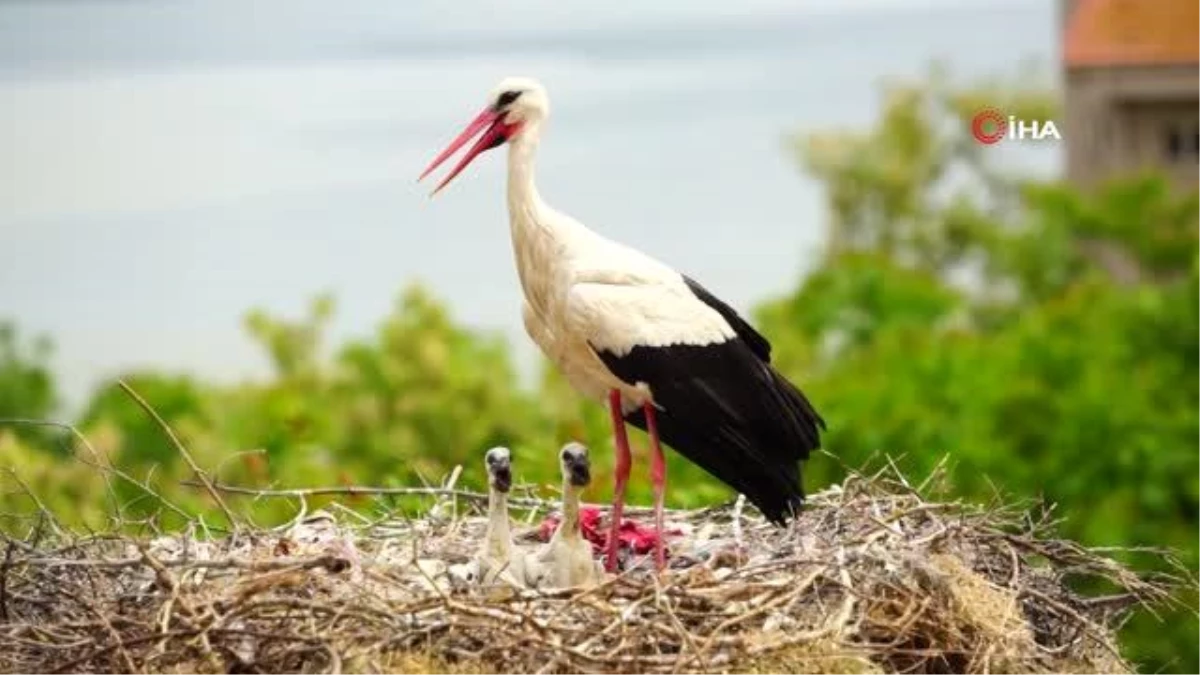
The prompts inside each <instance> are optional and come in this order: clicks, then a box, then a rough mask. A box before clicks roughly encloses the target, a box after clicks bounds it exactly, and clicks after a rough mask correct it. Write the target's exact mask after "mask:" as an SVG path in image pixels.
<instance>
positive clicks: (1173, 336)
mask: <svg viewBox="0 0 1200 675" xmlns="http://www.w3.org/2000/svg"><path fill="white" fill-rule="evenodd" d="M985 106H991V107H997V108H1000V109H1002V110H1005V111H1007V112H1010V113H1012V114H1015V115H1017V116H1019V117H1022V118H1046V117H1051V116H1052V115H1053V113H1054V111H1055V101H1054V98H1053V97H1052V96H1049V95H1047V94H1046V93H1045V92H1040V91H1033V90H1030V89H1029V88H1028V86H1024V85H1023V86H1020V87H1010V86H1008V85H1007V84H1006V83H1004V82H985V83H981V84H979V85H977V86H971V87H962V86H955V85H952V84H951V83H950V81H949V79H948V78H947V77H946V76H945V75H944V74H943V73H940V72H934V73H933V76H932V77H931V78H929V80H928V81H924V82H917V83H912V82H902V83H895V84H894V85H893V86H890V87H889V88H887V96H886V97H885V100H884V105H883V109H882V113H881V115H880V118H879V119H878V121H877V123H876V124H875V125H874V126H873V127H872V128H869V129H865V130H841V131H819V132H813V133H808V134H805V135H802V136H799V137H797V138H796V139H794V149H795V151H796V156H797V158H798V160H799V163H800V165H801V166H802V167H803V169H804V170H805V171H806V172H807V173H808V174H809V175H811V176H812V177H814V178H815V179H816V180H818V181H819V182H820V183H821V184H822V186H823V188H824V191H825V194H826V195H827V198H828V214H827V219H826V220H827V223H828V232H827V234H828V236H827V248H826V250H825V251H824V253H823V255H822V257H821V258H820V260H819V262H818V264H817V266H816V267H815V268H814V269H812V270H810V271H809V273H808V274H807V275H806V276H805V278H804V279H803V281H802V282H801V283H799V284H798V285H797V287H796V288H795V289H794V291H792V292H791V293H788V294H786V295H785V296H783V297H779V298H775V299H773V300H771V301H769V302H766V303H764V304H763V305H762V306H760V307H758V308H757V309H756V310H755V312H754V314H755V316H756V318H757V320H758V324H759V327H760V329H761V330H762V332H763V333H765V334H766V335H767V336H768V337H769V338H770V339H771V341H772V342H773V343H774V345H775V352H774V353H775V360H776V363H777V365H778V367H779V368H780V369H781V370H783V371H784V372H785V373H787V374H789V375H790V376H791V377H793V378H794V379H795V380H796V381H797V382H798V383H799V384H800V385H801V386H802V388H803V389H804V390H805V391H806V393H808V394H809V395H810V397H811V398H812V399H813V400H814V402H815V403H816V405H817V406H818V408H819V409H820V411H821V412H822V414H823V415H824V416H825V417H826V419H827V420H828V422H829V425H830V429H829V434H828V436H827V439H826V450H827V452H828V454H829V455H830V456H825V455H817V456H815V457H814V458H813V460H812V461H811V462H809V463H808V464H807V465H806V467H805V483H806V487H807V489H808V490H810V491H814V490H817V489H820V488H822V487H824V486H826V485H828V484H829V483H831V482H833V481H836V480H839V479H840V478H841V473H842V471H843V469H842V467H843V466H852V467H858V466H863V465H865V464H870V463H871V462H878V461H882V459H883V458H884V456H887V457H890V458H893V459H894V461H895V462H896V463H897V464H898V465H899V466H900V467H901V468H902V469H903V470H905V471H906V472H908V473H909V474H910V475H913V476H914V477H918V478H919V477H923V476H924V475H925V474H926V473H927V472H929V471H930V470H932V469H933V467H934V466H935V465H937V464H938V463H940V462H942V461H946V462H947V466H948V467H949V473H948V476H949V480H948V486H949V489H950V490H951V491H952V493H953V494H954V495H956V496H960V497H963V498H966V499H970V500H974V501H988V500H991V499H992V498H993V497H994V496H995V494H996V492H997V491H999V492H1001V493H1003V494H1004V495H1005V496H1006V497H1025V498H1031V499H1041V500H1045V501H1046V502H1049V503H1054V504H1056V505H1057V513H1058V514H1059V515H1060V516H1061V517H1062V518H1064V521H1063V525H1062V527H1063V528H1064V534H1066V535H1067V536H1070V537H1073V538H1076V539H1079V540H1081V541H1083V542H1085V543H1087V544H1091V545H1105V546H1110V545H1111V546H1155V547H1161V546H1168V547H1171V548H1174V549H1176V550H1177V551H1180V552H1181V553H1182V555H1183V557H1184V559H1185V562H1186V563H1187V564H1188V565H1189V566H1191V567H1192V568H1195V566H1196V564H1197V536H1196V531H1197V509H1198V493H1200V485H1198V482H1200V481H1198V472H1200V466H1198V463H1200V462H1198V453H1197V449H1196V439H1197V437H1198V434H1200V419H1198V410H1200V393H1198V386H1197V373H1198V367H1200V364H1198V363H1197V355H1198V352H1200V333H1198V326H1200V316H1198V311H1197V310H1198V307H1200V293H1198V284H1200V276H1198V273H1200V260H1198V257H1197V211H1198V206H1197V204H1198V199H1197V196H1196V194H1195V193H1192V194H1188V195H1179V194H1175V193H1173V192H1172V191H1171V190H1169V189H1168V188H1167V187H1166V184H1165V183H1164V182H1163V181H1162V180H1161V179H1160V178H1159V177H1156V176H1153V175H1146V176H1130V177H1128V178H1127V179H1126V180H1123V181H1120V182H1116V183H1113V184H1111V185H1107V186H1103V187H1102V188H1100V189H1098V190H1095V191H1089V192H1084V191H1080V190H1077V189H1075V188H1073V187H1071V186H1069V185H1064V184H1060V183H1057V182H1054V181H1031V180H1027V179H1022V178H1020V177H1019V176H1013V175H1009V174H1007V173H1006V172H1005V171H1003V170H1001V168H999V167H1002V166H1005V165H1004V163H1002V162H998V161H995V160H996V156H997V154H998V153H1000V152H1002V151H1003V150H1004V148H1003V146H999V147H997V146H981V145H979V144H978V143H976V142H975V141H974V140H973V139H972V138H971V136H970V133H969V123H970V118H971V117H972V116H973V115H974V114H975V112H976V111H978V110H979V109H981V108H983V107H985ZM335 312H336V305H335V303H334V300H333V298H331V297H329V296H327V295H319V296H317V297H315V298H313V300H312V304H311V306H310V307H309V311H308V313H307V314H306V315H305V316H302V317H299V318H285V317H280V316H274V315H271V314H269V313H267V312H265V311H261V310H255V311H252V312H250V313H249V314H248V315H247V317H246V322H245V327H246V330H247V332H248V334H249V336H250V337H251V339H253V340H254V341H255V342H256V343H257V344H258V345H259V346H260V347H261V348H262V350H263V354H264V355H265V356H266V357H267V360H268V363H269V364H270V365H271V370H272V372H271V374H270V376H269V377H267V378H262V379H259V380H256V381H251V382H245V383H241V384H234V385H227V384H216V383H210V382H205V381H203V379H194V378H191V377H188V376H183V375H165V374H160V373H153V372H138V373H130V374H127V375H126V376H125V377H124V378H123V379H124V380H125V381H126V382H128V383H129V385H130V386H131V387H132V388H133V389H135V390H136V391H137V392H139V393H140V394H141V396H142V397H144V398H145V399H146V400H147V401H148V402H149V403H150V405H152V406H153V407H154V409H155V411H156V412H157V413H158V414H159V415H161V416H162V418H163V419H164V420H165V421H166V423H167V424H169V425H170V426H171V428H172V429H174V430H175V432H176V433H177V435H178V436H179V437H180V439H181V440H182V442H183V443H185V444H186V445H187V447H188V448H189V449H190V451H191V453H192V454H193V455H194V456H195V458H196V461H197V462H198V463H199V464H200V465H202V466H204V467H206V468H207V469H209V470H210V471H212V472H213V473H214V474H215V475H216V476H217V477H218V479H219V480H220V481H222V482H226V483H230V484H239V485H251V486H259V487H267V486H271V485H285V486H306V485H307V486H316V485H337V484H350V483H355V484H376V485H387V484H407V485H412V484H416V483H420V482H422V481H427V482H436V481H439V480H442V479H443V478H444V477H445V476H446V475H447V474H449V473H450V471H451V470H452V469H453V468H454V467H455V466H457V465H461V466H463V468H464V473H463V474H462V477H461V479H460V485H464V486H471V487H475V488H481V487H483V485H484V481H483V476H482V472H481V471H480V470H479V462H480V460H481V458H482V454H483V452H484V451H485V450H486V449H487V448H488V447H490V446H492V445H497V444H505V445H509V446H510V447H512V448H513V450H514V452H515V456H516V458H517V470H518V473H519V478H521V479H523V480H525V481H528V482H532V483H536V484H540V485H544V486H545V485H549V486H553V485H555V484H557V482H558V469H557V464H556V462H554V461H553V460H552V459H551V458H552V457H553V456H554V454H555V450H556V449H557V448H558V446H559V445H560V444H561V443H563V442H565V441H566V440H569V439H574V440H581V441H584V442H586V443H588V444H589V445H590V446H591V447H592V448H593V451H594V458H595V464H596V470H595V481H594V487H593V488H592V494H590V495H588V496H587V498H589V499H591V500H595V501H607V500H608V499H609V498H610V495H611V492H610V485H611V480H612V473H611V472H612V465H613V452H612V441H611V432H610V428H609V421H608V417H607V413H606V411H605V408H604V406H603V405H602V404H601V403H599V402H595V401H585V400H582V399H581V398H580V397H579V396H578V395H577V394H576V393H574V392H573V391H571V390H570V388H569V387H568V386H567V384H566V382H565V381H564V380H563V378H562V377H561V376H559V375H558V374H557V373H555V372H554V371H553V369H551V368H549V367H546V366H545V365H544V364H543V368H542V372H541V377H540V379H539V380H537V381H535V382H534V383H533V386H532V387H529V388H525V387H522V386H521V385H520V384H519V378H518V377H517V373H516V369H515V367H514V364H513V361H512V358H511V354H510V351H509V349H508V346H507V345H506V344H505V343H504V341H503V340H502V339H500V338H499V337H497V336H495V335H493V334H490V333H487V332H482V331H476V330H471V329H468V328H466V327H464V326H463V325H461V324H460V323H459V322H457V321H456V320H455V319H454V317H453V316H452V315H451V313H450V312H449V311H448V310H447V308H446V307H445V305H444V304H443V303H442V302H440V301H439V300H438V299H437V298H435V297H433V296H432V295H430V294H429V293H428V292H427V291H425V290H424V289H422V288H421V287H419V286H412V287H409V288H406V289H403V290H402V292H401V293H400V294H399V296H398V297H397V300H396V303H395V305H394V307H393V308H392V311H391V312H390V314H389V315H387V316H386V317H384V318H383V319H382V320H381V322H380V323H379V324H378V326H376V327H375V329H374V330H373V331H372V332H370V333H369V334H367V335H364V336H359V337H357V338H355V339H352V340H349V341H347V342H345V343H344V344H341V345H333V344H330V340H329V333H330V328H331V322H332V320H333V318H334V316H335ZM47 357H48V347H46V346H39V345H34V347H33V348H24V347H22V346H21V345H20V342H19V341H18V340H17V337H16V333H15V330H14V329H12V328H4V329H0V417H9V418H12V417H45V416H49V415H51V414H52V410H53V405H54V401H55V396H54V387H53V379H52V378H51V377H50V371H49V367H48V365H47V362H46V359H47ZM79 426H80V428H81V429H82V430H83V432H84V433H85V434H86V436H87V438H88V440H89V443H88V444H87V445H84V444H82V443H80V442H65V441H64V440H63V438H64V437H60V436H59V435H55V436H49V435H46V434H44V433H42V434H39V433H38V432H37V431H36V427H30V426H27V425H21V424H11V423H10V424H4V423H0V466H2V467H4V468H11V469H12V470H13V472H14V475H15V476H17V477H19V478H20V481H19V482H18V481H17V480H16V479H15V478H13V477H12V476H9V478H12V480H9V481H6V482H5V490H4V492H2V493H0V512H3V513H6V514H7V513H9V512H15V511H22V510H24V511H30V510H36V509H37V507H38V504H37V502H36V501H35V499H34V497H33V496H32V495H36V496H37V500H39V501H40V502H41V503H42V504H44V505H45V506H46V507H47V508H49V509H51V510H53V511H55V512H56V513H58V514H60V515H61V516H62V517H63V518H65V519H71V520H74V521H76V522H82V523H85V524H88V525H89V526H93V527H99V526H101V525H104V524H105V519H106V518H107V517H108V515H110V514H111V513H112V512H113V508H114V507H112V503H113V502H114V501H115V502H116V503H117V504H118V507H117V508H119V510H120V511H121V513H122V514H123V515H124V516H125V517H126V519H127V520H129V519H130V518H132V517H136V518H148V517H153V518H154V519H155V523H156V524H158V525H160V526H170V524H171V522H172V520H171V518H172V513H173V509H179V510H182V511H185V512H188V513H202V514H205V519H206V522H208V523H210V524H212V525H214V526H218V527H219V526H220V525H221V524H222V523H223V520H222V518H221V517H220V515H219V514H218V513H216V511H215V507H216V505H215V504H213V503H212V502H211V501H210V500H209V498H208V496H207V495H206V494H205V493H204V492H203V491H200V490H197V489H195V488H194V487H190V486H186V485H184V482H185V481H188V480H189V479H191V478H192V476H191V474H190V470H189V468H188V466H187V465H186V463H184V462H183V461H181V458H180V455H179V452H178V450H177V449H176V448H175V446H174V444H173V443H171V442H170V441H169V440H168V439H167V438H166V437H165V436H164V434H163V433H162V430H161V428H160V427H159V425H158V424H157V422H155V421H154V420H153V419H152V418H150V417H149V416H147V414H146V412H145V411H144V410H142V409H141V408H140V407H139V406H138V405H137V404H136V403H135V402H134V401H133V400H131V399H130V397H129V396H128V395H126V393H125V392H123V391H122V390H120V389H119V388H117V387H112V386H108V387H104V388H102V389H101V390H99V391H98V392H97V393H96V395H95V396H94V397H93V399H92V401H91V403H90V404H89V405H88V406H87V409H86V411H85V413H84V414H83V415H82V418H81V420H80V424H79ZM630 436H631V440H632V442H633V446H634V454H635V464H634V478H635V480H633V481H632V482H631V484H630V498H631V499H633V500H635V501H641V502H646V501H648V500H649V499H650V482H649V457H648V455H647V447H646V440H645V435H644V434H642V433H641V432H631V434H630ZM66 437H69V436H66ZM668 461H669V463H670V465H671V468H670V472H669V474H668V475H669V480H670V481H671V484H670V489H669V495H668V499H669V500H670V502H671V503H672V505H676V506H697V505H701V504H708V503H713V502H717V501H720V500H725V499H729V498H731V497H732V494H731V493H730V492H729V490H728V489H726V488H725V487H724V486H722V485H720V484H718V483H716V482H715V481H713V480H711V479H708V478H707V477H706V476H705V474H704V473H703V472H702V471H700V470H699V469H698V468H696V467H695V466H692V465H690V464H688V463H687V462H686V461H684V460H682V458H680V457H679V456H678V455H675V454H674V453H668ZM108 462H111V463H112V464H113V465H114V466H117V467H119V468H120V469H121V470H122V471H123V472H124V475H122V476H111V477H110V479H111V482H112V488H111V491H110V488H109V485H108V483H106V482H105V481H104V480H102V478H100V477H99V476H98V475H97V472H96V471H94V470H93V469H91V467H89V466H88V464H96V463H108ZM147 487H148V488H150V489H153V490H154V491H155V492H157V493H158V495H159V496H154V495H151V494H149V493H148V492H147V489H146V488H147ZM160 497H161V498H162V499H165V500H168V501H169V502H170V504H171V506H169V507H168V506H165V505H164V504H163V502H162V500H161V499H160ZM342 501H343V502H346V501H349V502H350V503H351V504H352V505H354V504H357V505H358V506H360V507H361V508H364V509H366V508H369V507H370V506H371V503H370V502H367V501H359V502H354V501H353V500H342ZM318 505H319V504H318V503H317V502H316V501H315V500H314V501H313V502H310V503H309V507H310V508H315V507H316V506H318ZM241 506H242V507H246V506H248V504H247V503H246V502H243V503H242V504H241ZM295 508H296V505H294V504H288V503H282V502H269V503H260V504H258V505H257V506H256V507H255V509H254V516H255V517H256V518H258V519H260V520H261V521H262V522H263V523H264V524H265V523H267V522H268V521H269V522H280V521H281V520H283V519H286V518H289V517H291V516H292V515H293V514H294V510H295ZM12 522H14V521H12V520H8V521H5V526H12ZM16 522H17V524H18V525H19V526H21V527H28V526H29V523H28V522H25V521H16ZM1138 562H1139V564H1153V562H1154V560H1153V559H1152V560H1151V561H1150V563H1147V561H1145V560H1140V561H1138ZM1196 632H1197V626H1196V621H1195V616H1194V614H1188V613H1186V612H1184V613H1177V614H1174V615H1171V616H1169V617H1166V619H1165V621H1164V622H1163V623H1160V622H1158V621H1157V620H1155V619H1153V618H1142V619H1139V620H1138V621H1135V622H1134V623H1133V624H1132V625H1131V627H1130V628H1129V629H1128V635H1127V645H1128V647H1129V649H1130V653H1129V655H1130V656H1132V657H1133V658H1135V659H1139V660H1141V661H1142V662H1143V665H1144V667H1145V668H1146V669H1149V670H1157V669H1162V668H1164V667H1166V668H1170V669H1172V670H1183V669H1190V668H1194V667H1195V666H1196V665H1197V664H1196V649H1195V647H1196V642H1195V636H1196Z"/></svg>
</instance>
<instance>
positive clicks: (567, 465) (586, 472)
mask: <svg viewBox="0 0 1200 675" xmlns="http://www.w3.org/2000/svg"><path fill="white" fill-rule="evenodd" d="M559 465H560V467H561V468H562V477H563V486H562V492H563V504H562V520H561V521H560V522H559V524H558V529H557V530H555V531H554V536H552V537H551V538H550V541H549V542H548V543H547V544H546V546H545V547H544V548H543V549H542V550H541V551H540V552H539V553H538V556H537V558H536V562H537V568H538V569H536V570H535V571H534V573H533V574H532V577H533V584H534V585H537V586H547V587H550V588H570V587H573V586H594V585H596V584H597V583H599V582H600V581H601V580H602V579H603V578H604V567H603V566H602V565H601V564H600V563H599V562H597V561H596V560H595V559H594V558H593V557H592V544H591V542H589V541H588V540H587V539H585V538H584V537H583V534H582V532H581V531H580V527H579V496H580V494H581V493H582V492H583V490H584V489H585V488H587V486H588V485H589V484H590V483H591V482H592V469H591V461H590V460H589V459H588V451H587V448H586V447H584V446H583V445H581V444H579V443H568V444H567V445H565V446H564V447H563V449H562V451H561V452H560V453H559Z"/></svg>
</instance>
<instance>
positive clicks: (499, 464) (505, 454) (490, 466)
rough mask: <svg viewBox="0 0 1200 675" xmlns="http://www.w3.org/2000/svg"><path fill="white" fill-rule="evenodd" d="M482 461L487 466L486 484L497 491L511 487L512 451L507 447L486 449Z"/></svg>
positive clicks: (506, 490)
mask: <svg viewBox="0 0 1200 675" xmlns="http://www.w3.org/2000/svg"><path fill="white" fill-rule="evenodd" d="M483 462H484V464H485V465H486V466H487V472H488V485H490V486H491V487H492V488H493V489H494V490H496V491H498V492H508V491H509V489H510V488H512V453H510V452H509V451H508V448H503V447H495V448H492V449H491V450H488V451H487V454H486V455H484V458H483Z"/></svg>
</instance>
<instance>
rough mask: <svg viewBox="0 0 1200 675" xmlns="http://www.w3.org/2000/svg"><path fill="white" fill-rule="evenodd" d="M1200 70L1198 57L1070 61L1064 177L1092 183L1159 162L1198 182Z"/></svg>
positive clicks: (1179, 177)
mask: <svg viewBox="0 0 1200 675" xmlns="http://www.w3.org/2000/svg"><path fill="white" fill-rule="evenodd" d="M1198 75H1200V67H1198V66H1197V65H1195V64H1193V65H1160V66H1109V67H1089V68H1068V69H1067V72H1066V81H1065V89H1066V91H1065V93H1066V98H1065V110H1064V117H1065V119H1064V122H1065V124H1064V127H1063V129H1062V130H1061V131H1062V133H1063V139H1064V141H1065V142H1066V144H1067V178H1068V179H1069V180H1071V181H1072V182H1076V183H1078V184H1081V185H1085V186H1088V185H1094V184H1095V183H1096V182H1097V181H1103V180H1105V179H1107V178H1109V177H1114V176H1116V175H1121V174H1127V173H1131V172H1136V171H1138V170H1139V169H1143V168H1147V167H1158V168H1160V169H1162V170H1164V171H1165V172H1166V173H1167V174H1168V176H1170V178H1171V179H1172V182H1173V183H1174V184H1175V185H1176V186H1177V187H1179V188H1181V189H1184V190H1191V189H1196V187H1197V179H1198V178H1200V172H1198V170H1197V163H1198V162H1200V156H1198V155H1197V147H1196V143H1197V131H1198V129H1197V120H1198V116H1200V91H1198V87H1200V85H1198V81H1197V77H1198Z"/></svg>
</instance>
